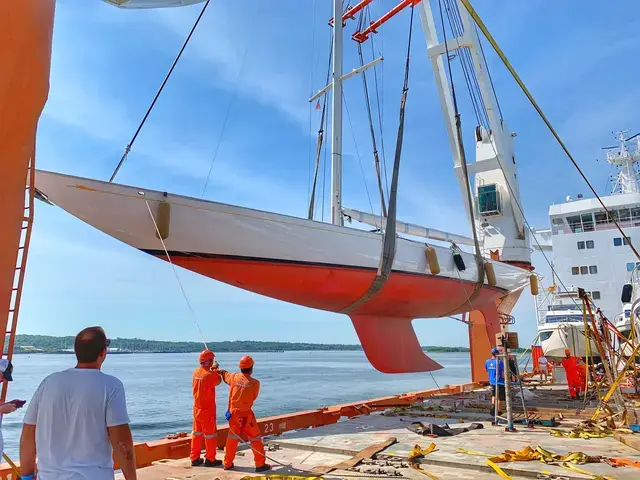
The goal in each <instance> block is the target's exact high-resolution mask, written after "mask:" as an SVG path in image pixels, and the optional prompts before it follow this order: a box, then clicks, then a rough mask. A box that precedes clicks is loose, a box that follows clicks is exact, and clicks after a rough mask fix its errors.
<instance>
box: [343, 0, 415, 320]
mask: <svg viewBox="0 0 640 480" xmlns="http://www.w3.org/2000/svg"><path fill="white" fill-rule="evenodd" d="M413 17H414V8H413V7H411V20H410V23H409V39H408V42H407V57H406V63H405V68H404V84H403V87H402V96H401V98H400V121H399V122H398V135H397V137H396V151H395V157H394V161H393V174H392V177H391V194H390V195H389V211H388V216H387V223H386V227H385V230H384V232H383V234H382V251H381V252H380V264H379V265H378V271H377V273H376V277H375V279H374V280H373V282H371V285H369V288H368V289H367V291H366V292H365V293H364V294H363V295H362V296H361V297H360V298H359V299H358V300H356V301H355V302H353V303H352V304H351V305H348V306H347V307H345V308H344V309H343V310H341V311H340V313H347V314H348V313H350V312H353V311H354V310H356V309H357V308H359V307H361V306H362V305H364V304H365V303H367V302H368V301H369V300H371V299H372V298H373V297H374V296H376V294H377V293H378V292H379V291H380V289H381V288H382V287H383V286H384V284H385V283H386V281H387V279H388V278H389V274H390V273H391V269H392V267H393V261H394V259H395V255H396V237H397V235H396V206H397V200H398V176H399V174H400V158H401V156H402V140H403V138H404V114H405V107H406V103H407V92H408V91H409V65H410V59H411V39H412V33H413ZM347 112H348V110H347ZM347 115H348V113H347Z"/></svg>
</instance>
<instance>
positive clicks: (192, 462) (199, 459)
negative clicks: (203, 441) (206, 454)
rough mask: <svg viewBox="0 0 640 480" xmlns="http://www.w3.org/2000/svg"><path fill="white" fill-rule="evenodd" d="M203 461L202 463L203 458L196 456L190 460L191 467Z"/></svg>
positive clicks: (197, 465)
mask: <svg viewBox="0 0 640 480" xmlns="http://www.w3.org/2000/svg"><path fill="white" fill-rule="evenodd" d="M203 463H204V460H203V459H201V458H196V459H195V460H191V466H192V467H199V466H200V465H202V464H203Z"/></svg>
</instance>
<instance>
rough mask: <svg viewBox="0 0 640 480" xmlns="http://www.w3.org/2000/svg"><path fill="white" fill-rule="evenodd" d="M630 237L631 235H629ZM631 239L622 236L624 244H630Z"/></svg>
mask: <svg viewBox="0 0 640 480" xmlns="http://www.w3.org/2000/svg"><path fill="white" fill-rule="evenodd" d="M627 238H629V237H627ZM629 240H631V238H629ZM629 240H627V239H626V238H624V237H622V244H623V245H629Z"/></svg>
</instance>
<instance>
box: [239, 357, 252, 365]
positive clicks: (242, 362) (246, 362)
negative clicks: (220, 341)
mask: <svg viewBox="0 0 640 480" xmlns="http://www.w3.org/2000/svg"><path fill="white" fill-rule="evenodd" d="M253 364H254V361H253V358H251V357H250V356H249V355H245V356H244V357H242V358H241V359H240V363H238V367H240V368H251V367H253Z"/></svg>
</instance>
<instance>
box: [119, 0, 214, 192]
mask: <svg viewBox="0 0 640 480" xmlns="http://www.w3.org/2000/svg"><path fill="white" fill-rule="evenodd" d="M209 2H210V0H207V1H206V3H205V4H204V6H203V7H202V10H200V14H199V15H198V18H196V21H195V23H194V24H193V27H191V31H190V32H189V35H187V38H186V39H185V41H184V43H183V44H182V47H181V48H180V51H179V52H178V55H177V56H176V58H175V59H174V60H173V63H172V64H171V68H170V69H169V71H168V72H167V75H166V76H165V77H164V80H163V81H162V84H161V85H160V88H159V89H158V91H157V92H156V94H155V96H154V97H153V100H152V101H151V105H149V108H148V109H147V113H145V114H144V117H143V118H142V121H141V122H140V125H138V128H137V129H136V132H135V133H134V134H133V137H132V138H131V140H130V141H129V143H128V144H127V146H126V147H125V149H124V154H123V155H122V158H120V161H119V162H118V165H116V168H115V170H114V171H113V173H112V174H111V178H110V179H109V183H111V182H113V180H114V179H115V178H116V175H118V172H119V171H120V167H122V164H123V163H124V162H125V160H126V159H127V156H128V155H129V152H130V151H131V147H133V143H134V142H135V141H136V138H138V134H139V133H140V130H142V127H143V126H144V124H145V122H146V121H147V118H148V117H149V114H150V113H151V110H153V107H154V106H155V104H156V102H157V101H158V97H159V96H160V94H161V93H162V91H163V90H164V87H165V85H166V84H167V82H168V81H169V78H170V77H171V74H172V73H173V69H174V68H176V65H177V64H178V61H179V60H180V57H182V53H183V52H184V50H185V48H187V45H188V44H189V41H190V40H191V37H192V36H193V32H195V31H196V28H197V27H198V24H199V23H200V20H201V19H202V16H203V15H204V12H205V11H206V10H207V7H208V6H209Z"/></svg>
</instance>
